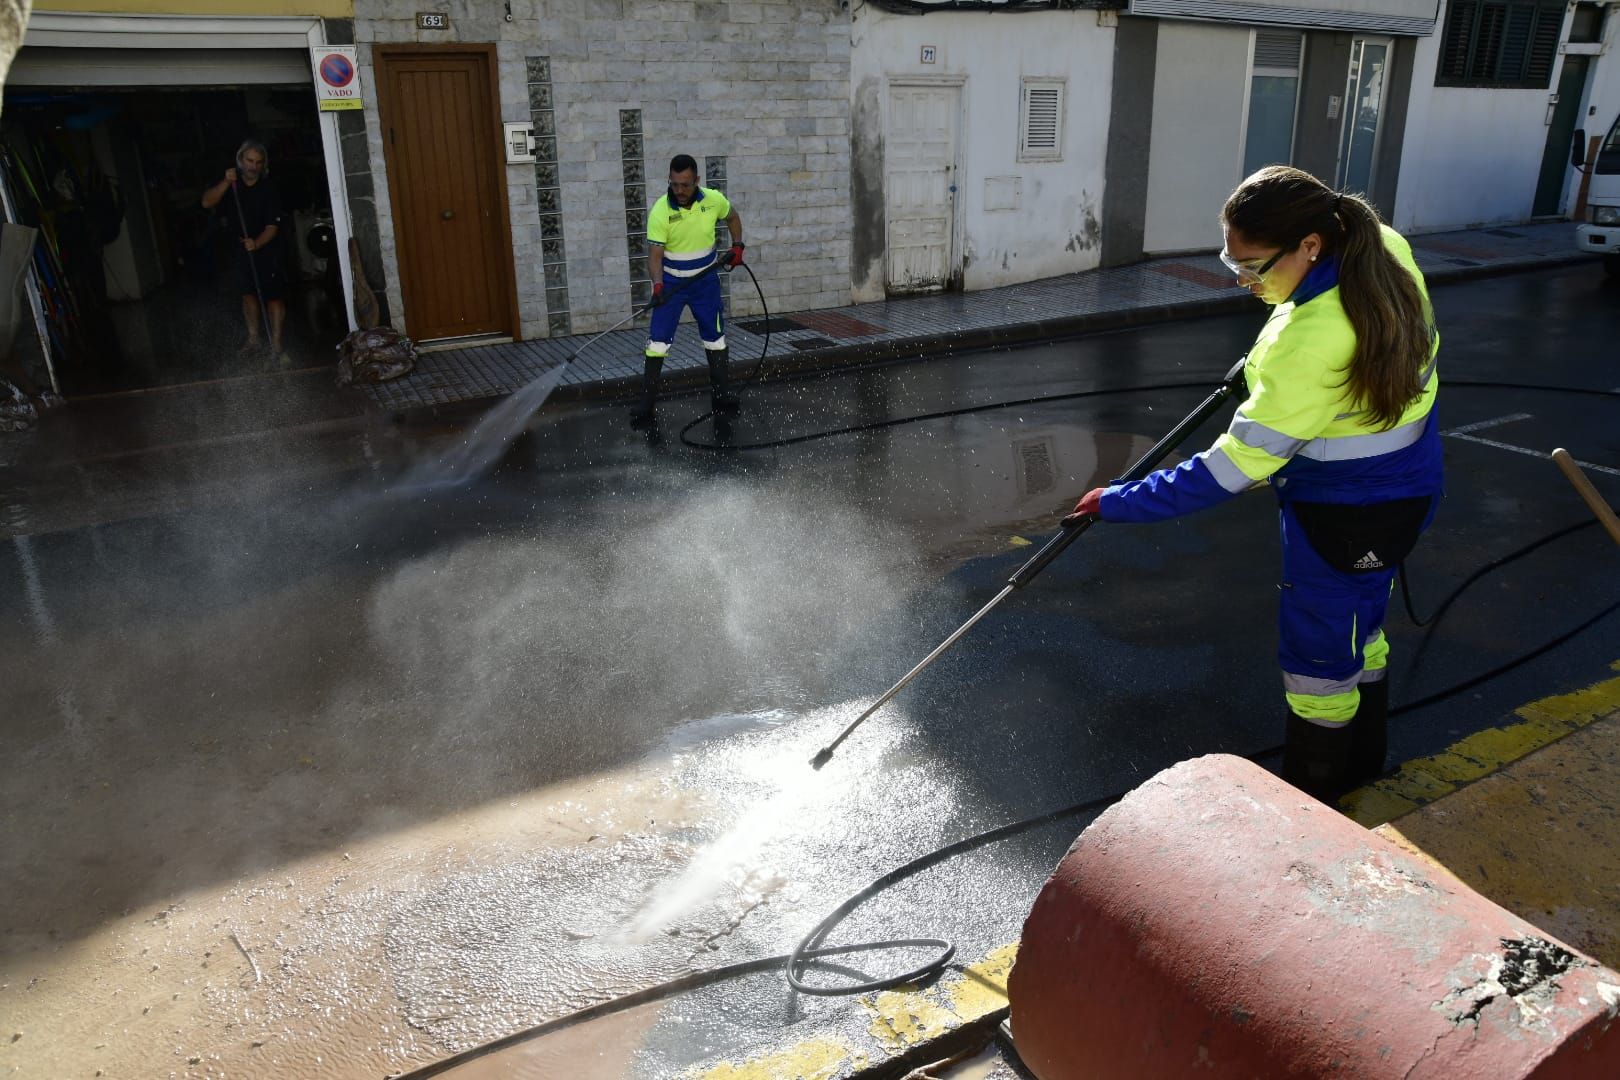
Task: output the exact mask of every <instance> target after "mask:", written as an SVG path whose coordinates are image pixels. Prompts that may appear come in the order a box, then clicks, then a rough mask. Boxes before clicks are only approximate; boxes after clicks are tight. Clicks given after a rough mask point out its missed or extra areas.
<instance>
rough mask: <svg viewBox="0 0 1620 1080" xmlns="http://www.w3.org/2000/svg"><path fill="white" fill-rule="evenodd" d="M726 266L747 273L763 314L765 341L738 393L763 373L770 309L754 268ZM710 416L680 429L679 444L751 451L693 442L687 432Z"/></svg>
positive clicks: (767, 355) (709, 414)
mask: <svg viewBox="0 0 1620 1080" xmlns="http://www.w3.org/2000/svg"><path fill="white" fill-rule="evenodd" d="M716 265H719V264H718V263H716ZM726 265H727V266H728V267H729V268H730V270H731V272H732V273H736V272H737V267H741V268H742V269H744V270H746V271H748V279H749V280H750V281H752V282H753V283H754V292H755V294H757V295H758V296H759V308H760V311H761V312H763V313H764V323H765V341H764V343H763V344H762V345H761V346H760V348H759V359H758V360H756V361H754V370H753V371H751V372H749V373H748V378H746V379H741V380H739V381H738V383H737V386H736V389H737V390H738V391H739V392H740V391H741V390H742V389H743V388H744V387H747V386H751V385H752V384H754V383H756V382H758V381H759V379H760V376H761V375H763V374H764V373H765V364H766V362H767V361H768V360H769V358H770V352H771V307H770V305H769V304H768V303H766V301H765V290H764V288H762V287H761V286H760V283H759V278H757V277H755V276H754V268H753V267H751V266H749V265H748V264H747V263H745V262H741V263H728V264H726ZM712 416H714V410H713V409H710V410H709V411H708V412H706V413H703V414H702V415H700V416H698V417H696V418H694V419H693V420H692V421H691V422H690V423H688V424H687V425H686V426H685V427H683V428H681V442H683V443H685V444H686V445H687V446H691V447H694V448H696V449H699V450H737V449H743V450H751V449H753V447H733V446H728V445H726V444H725V443H703V442H697V441H695V440H693V439H691V438H689V437H688V432H690V431H691V430H692V429H693V428H695V427H697V426H698V425H699V424H701V423H703V421H705V420H707V419H709V418H710V417H712Z"/></svg>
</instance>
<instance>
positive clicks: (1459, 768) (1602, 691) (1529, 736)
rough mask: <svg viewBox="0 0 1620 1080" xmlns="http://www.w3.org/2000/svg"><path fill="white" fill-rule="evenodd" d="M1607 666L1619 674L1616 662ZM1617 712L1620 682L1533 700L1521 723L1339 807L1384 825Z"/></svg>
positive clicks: (1478, 737)
mask: <svg viewBox="0 0 1620 1080" xmlns="http://www.w3.org/2000/svg"><path fill="white" fill-rule="evenodd" d="M1610 667H1612V668H1613V669H1614V670H1616V671H1620V660H1617V661H1615V662H1614V663H1613V664H1611V665H1610ZM1617 710H1620V678H1614V679H1605V680H1603V681H1602V682H1598V683H1594V684H1592V685H1591V686H1588V687H1585V688H1584V689H1581V690H1576V691H1575V692H1573V693H1570V694H1558V695H1555V696H1553V697H1547V698H1542V699H1541V700H1539V701H1532V702H1530V703H1529V704H1528V705H1524V706H1521V707H1520V708H1518V709H1516V710H1515V714H1516V715H1517V716H1519V717H1520V722H1519V723H1516V724H1508V725H1506V726H1504V727H1494V728H1486V729H1485V730H1484V731H1479V732H1475V733H1474V734H1472V735H1470V736H1468V737H1467V738H1465V739H1459V740H1458V741H1457V742H1455V743H1452V744H1451V745H1450V746H1449V747H1447V748H1446V749H1445V750H1443V751H1441V752H1440V753H1438V754H1435V755H1434V756H1432V757H1424V758H1416V759H1414V760H1412V761H1408V762H1407V763H1406V764H1404V765H1402V766H1401V768H1400V771H1399V772H1397V773H1395V775H1393V776H1391V777H1387V778H1386V779H1383V780H1378V781H1376V782H1374V783H1372V784H1369V785H1368V786H1366V787H1364V788H1361V789H1360V790H1358V791H1353V792H1351V793H1350V794H1349V795H1347V796H1345V798H1344V801H1343V806H1344V807H1345V808H1346V810H1347V812H1348V813H1349V815H1350V817H1351V818H1352V819H1354V820H1355V821H1356V822H1358V823H1360V824H1362V825H1364V826H1366V827H1367V828H1369V829H1370V828H1373V827H1374V826H1377V825H1382V824H1384V823H1385V822H1387V821H1393V820H1394V819H1395V818H1398V817H1400V816H1401V815H1402V814H1406V813H1410V812H1411V811H1413V810H1416V809H1417V808H1418V807H1420V806H1424V805H1427V804H1428V803H1431V802H1434V801H1435V800H1436V799H1438V798H1440V797H1441V796H1442V795H1446V794H1449V793H1450V792H1453V791H1456V790H1457V788H1458V787H1460V786H1462V785H1463V784H1466V783H1469V782H1470V781H1473V780H1478V779H1479V778H1480V777H1482V776H1488V775H1490V774H1491V773H1493V772H1496V771H1497V770H1498V769H1500V768H1502V767H1503V766H1504V765H1506V764H1508V763H1509V762H1512V761H1517V760H1519V759H1520V758H1522V757H1524V756H1525V755H1527V754H1530V753H1532V752H1534V751H1536V750H1539V749H1541V748H1542V747H1543V746H1546V745H1548V744H1549V743H1552V742H1555V741H1557V740H1558V739H1561V738H1563V737H1564V736H1565V735H1568V734H1570V733H1571V732H1574V731H1579V730H1580V729H1581V728H1584V727H1586V726H1587V725H1588V724H1590V723H1592V721H1594V720H1597V719H1599V718H1600V717H1603V716H1607V715H1608V714H1610V713H1613V712H1615V711H1617Z"/></svg>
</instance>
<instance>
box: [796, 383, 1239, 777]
mask: <svg viewBox="0 0 1620 1080" xmlns="http://www.w3.org/2000/svg"><path fill="white" fill-rule="evenodd" d="M1246 359H1247V357H1245V360H1246ZM1243 364H1244V360H1239V361H1238V362H1237V363H1236V364H1233V365H1232V368H1231V370H1230V371H1228V372H1227V373H1226V376H1225V378H1224V379H1222V381H1221V385H1220V386H1218V387H1216V388H1215V390H1214V391H1212V392H1211V393H1210V395H1209V396H1208V397H1206V398H1205V399H1204V400H1203V401H1201V402H1199V404H1198V407H1197V408H1195V409H1193V411H1192V412H1190V413H1188V414H1187V415H1186V416H1185V417H1184V418H1183V419H1182V421H1181V423H1179V424H1177V425H1176V426H1175V427H1174V428H1172V429H1171V430H1170V433H1169V434H1167V435H1166V436H1165V437H1164V438H1162V439H1160V440H1159V441H1158V442H1156V443H1154V444H1153V446H1152V448H1151V449H1149V450H1148V452H1147V453H1145V454H1143V455H1142V457H1141V458H1140V459H1139V460H1138V461H1137V462H1136V464H1135V465H1132V466H1131V467H1130V470H1129V471H1128V472H1126V474H1125V475H1124V476H1123V477H1121V478H1120V479H1119V480H1118V481H1117V482H1118V483H1130V482H1132V481H1134V480H1141V479H1143V478H1144V477H1146V476H1147V475H1148V474H1149V473H1151V472H1152V471H1153V470H1154V469H1155V468H1157V467H1158V464H1159V462H1160V461H1162V460H1164V458H1165V457H1166V456H1167V455H1168V454H1169V453H1170V452H1171V451H1172V450H1174V449H1175V448H1176V447H1178V446H1180V445H1181V444H1182V443H1184V442H1186V441H1187V438H1188V437H1189V436H1190V435H1192V433H1193V431H1194V430H1195V429H1196V428H1197V427H1198V426H1199V425H1200V424H1202V423H1203V422H1204V421H1205V420H1207V419H1209V417H1210V416H1211V415H1213V414H1214V413H1215V411H1216V410H1217V409H1219V408H1220V407H1221V405H1222V404H1224V403H1225V401H1226V399H1227V398H1229V397H1232V396H1233V395H1234V394H1240V393H1242V392H1243V390H1244V379H1243ZM1096 521H1097V518H1096V517H1095V516H1089V515H1088V516H1086V517H1083V518H1081V519H1080V520H1078V521H1076V522H1075V523H1074V524H1073V525H1064V526H1063V528H1062V529H1061V530H1059V532H1058V534H1057V535H1056V536H1054V537H1052V539H1050V540H1048V541H1047V542H1046V544H1045V545H1044V546H1042V548H1041V549H1040V550H1039V551H1037V552H1036V553H1035V555H1034V557H1033V558H1031V559H1030V560H1029V561H1028V562H1026V563H1025V564H1024V565H1023V566H1020V567H1019V568H1018V570H1017V572H1016V573H1014V574H1013V576H1012V577H1010V578H1008V579H1007V584H1006V586H1005V587H1004V588H1003V589H1002V590H1001V591H1000V592H999V593H997V594H996V595H995V598H994V599H993V600H991V601H990V602H989V603H988V604H986V605H984V607H982V608H980V609H979V610H978V611H977V612H976V613H974V616H973V617H972V618H971V619H969V620H968V621H967V622H965V623H963V624H962V625H961V626H959V627H957V628H956V632H955V633H954V634H952V635H951V636H950V637H948V638H946V639H945V640H944V641H942V642H940V644H939V646H938V647H937V648H936V649H934V651H933V652H931V653H929V654H928V655H927V656H925V657H923V659H922V662H921V663H919V664H918V665H917V666H916V667H914V668H912V669H911V670H910V671H908V672H906V673H905V675H904V676H902V677H901V679H900V681H899V682H897V683H895V684H894V685H893V686H891V687H889V689H888V691H887V692H885V693H884V695H883V696H882V697H880V698H878V699H877V700H876V701H874V702H873V703H872V704H871V706H869V707H868V708H867V710H866V711H865V712H863V713H861V715H859V716H857V717H856V718H855V719H854V721H853V722H851V723H850V725H849V726H848V727H846V728H845V729H844V730H843V731H841V732H839V734H838V738H836V739H834V740H833V741H832V742H830V743H828V744H827V745H826V746H824V747H822V748H821V750H820V751H819V752H818V753H817V754H816V756H815V757H813V758H811V759H810V767H811V768H813V769H818V770H819V769H820V768H821V767H822V766H823V765H825V764H827V762H829V761H831V760H832V756H833V751H834V750H837V749H838V746H839V744H840V743H842V742H843V741H844V740H845V739H847V738H849V736H850V734H851V733H853V732H854V730H855V729H856V728H858V727H860V726H861V725H862V724H863V723H865V722H866V719H867V717H869V716H871V715H872V714H873V713H875V712H877V711H878V710H879V709H880V708H882V707H883V706H884V705H885V704H886V703H887V702H888V701H889V699H890V698H892V697H894V695H896V694H898V693H899V692H900V691H901V690H903V689H904V688H905V686H906V684H907V683H909V682H910V681H911V680H912V679H915V678H916V677H917V676H918V675H920V674H922V672H923V669H925V668H927V667H928V665H930V664H932V663H933V662H934V661H935V660H938V659H939V657H940V655H941V654H942V653H944V652H945V650H946V649H949V648H950V647H951V646H952V645H955V644H956V643H957V641H959V640H960V639H961V637H962V635H964V634H966V633H967V632H968V631H969V630H971V629H973V626H974V624H975V623H977V622H978V621H979V620H980V619H982V618H984V617H985V616H986V615H988V614H990V611H991V609H992V608H994V607H995V606H996V605H997V604H999V603H1001V602H1002V601H1003V600H1005V599H1006V598H1007V597H1008V595H1010V594H1011V593H1013V592H1014V591H1016V590H1018V589H1022V588H1023V587H1024V586H1025V585H1028V584H1029V583H1030V582H1031V581H1033V580H1034V579H1035V576H1036V575H1037V574H1039V573H1040V572H1041V571H1042V570H1045V569H1046V567H1047V566H1048V565H1049V564H1050V563H1051V562H1052V560H1053V559H1055V558H1057V557H1058V556H1059V555H1060V554H1062V553H1063V550H1064V549H1065V548H1067V547H1068V546H1069V545H1070V544H1072V543H1074V542H1075V541H1076V540H1078V539H1080V536H1081V534H1083V533H1084V532H1085V531H1086V530H1087V529H1089V528H1091V526H1092V525H1093V524H1094V523H1095V522H1096Z"/></svg>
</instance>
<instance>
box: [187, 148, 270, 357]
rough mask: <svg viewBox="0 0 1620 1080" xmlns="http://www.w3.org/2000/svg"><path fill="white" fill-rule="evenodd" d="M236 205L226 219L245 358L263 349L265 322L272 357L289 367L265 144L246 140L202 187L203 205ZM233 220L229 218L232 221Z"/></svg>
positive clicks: (210, 207) (268, 154)
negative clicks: (233, 245) (232, 162)
mask: <svg viewBox="0 0 1620 1080" xmlns="http://www.w3.org/2000/svg"><path fill="white" fill-rule="evenodd" d="M227 195H228V196H229V197H230V199H231V201H232V202H233V203H234V204H235V205H234V207H233V209H234V211H235V212H234V214H233V213H230V212H227V215H226V221H227V223H228V226H229V228H230V229H231V231H232V232H234V233H237V234H238V237H237V242H238V245H239V248H238V250H237V252H236V258H235V267H236V286H237V289H238V290H239V291H240V292H241V294H242V318H243V320H245V321H246V323H247V336H248V339H247V344H245V345H243V346H242V356H243V357H244V358H246V357H251V356H254V355H256V354H259V353H260V351H261V350H262V349H263V348H264V340H263V338H261V337H260V331H261V330H262V329H264V328H265V324H266V323H267V322H268V323H269V331H270V352H269V356H270V358H271V359H272V360H274V361H278V362H279V363H280V364H281V365H282V366H283V367H289V366H291V364H292V360H291V358H290V357H288V356H287V354H286V352H285V351H284V350H283V349H282V347H281V331H282V327H283V326H285V325H286V322H287V303H286V300H285V295H286V285H285V279H284V276H283V274H282V270H281V243H280V240H279V237H280V235H281V227H282V224H283V221H282V217H283V215H282V212H281V194H280V193H279V192H278V191H276V186H275V184H274V183H272V182H271V180H270V153H269V151H267V150H266V149H265V148H264V144H263V143H261V142H256V141H255V140H253V139H248V140H247V141H246V142H244V143H243V144H242V145H241V146H240V147H239V148H238V149H237V151H236V168H234V169H226V170H225V179H223V180H221V181H220V182H219V183H217V184H215V185H214V186H213V187H211V188H209V189H208V190H207V191H204V192H203V197H202V204H203V209H205V210H212V209H213V208H214V207H216V206H218V205H219V204H220V203H221V202H222V201H224V200H225V199H226V197H227ZM233 219H234V220H233Z"/></svg>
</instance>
